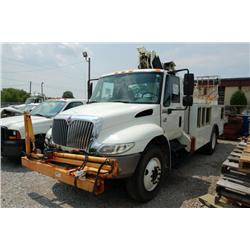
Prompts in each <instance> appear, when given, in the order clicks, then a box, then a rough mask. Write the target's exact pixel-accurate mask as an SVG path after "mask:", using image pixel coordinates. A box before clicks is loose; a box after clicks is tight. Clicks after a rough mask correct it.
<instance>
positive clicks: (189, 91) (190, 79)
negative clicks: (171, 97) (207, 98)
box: [183, 74, 194, 96]
mask: <svg viewBox="0 0 250 250" xmlns="http://www.w3.org/2000/svg"><path fill="white" fill-rule="evenodd" d="M183 92H184V95H187V96H189V95H193V93H194V74H185V75H184V81H183Z"/></svg>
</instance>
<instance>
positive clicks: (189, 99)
mask: <svg viewBox="0 0 250 250" xmlns="http://www.w3.org/2000/svg"><path fill="white" fill-rule="evenodd" d="M182 105H183V106H184V107H190V106H192V105H193V97H192V96H190V95H187V96H184V97H183V99H182Z"/></svg>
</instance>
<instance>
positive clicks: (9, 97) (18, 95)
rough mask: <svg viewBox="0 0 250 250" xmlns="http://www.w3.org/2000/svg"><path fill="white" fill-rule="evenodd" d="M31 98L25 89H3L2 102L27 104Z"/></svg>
mask: <svg viewBox="0 0 250 250" xmlns="http://www.w3.org/2000/svg"><path fill="white" fill-rule="evenodd" d="M29 96H30V94H29V93H28V92H26V91H25V90H23V89H15V88H3V89H2V90H1V101H2V102H10V103H11V102H25V100H26V99H27V98H28V97H29Z"/></svg>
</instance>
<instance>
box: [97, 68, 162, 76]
mask: <svg viewBox="0 0 250 250" xmlns="http://www.w3.org/2000/svg"><path fill="white" fill-rule="evenodd" d="M138 72H158V73H160V72H162V73H164V72H166V70H163V69H129V70H121V71H115V72H113V73H109V74H105V75H102V76H101V77H105V76H112V75H122V74H129V73H138Z"/></svg>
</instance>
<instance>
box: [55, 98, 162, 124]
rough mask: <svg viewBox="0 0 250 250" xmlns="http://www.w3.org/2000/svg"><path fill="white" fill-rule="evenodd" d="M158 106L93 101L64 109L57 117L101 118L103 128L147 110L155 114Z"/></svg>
mask: <svg viewBox="0 0 250 250" xmlns="http://www.w3.org/2000/svg"><path fill="white" fill-rule="evenodd" d="M157 107H158V105H157V104H131V103H117V102H106V103H92V104H87V105H84V106H79V107H77V108H74V109H72V110H67V111H64V112H62V113H60V114H59V115H57V116H56V118H59V119H60V118H67V117H71V118H76V119H85V118H87V119H88V118H89V117H93V118H97V119H98V118H99V119H100V120H101V121H102V128H103V129H107V128H109V127H113V126H116V125H118V124H121V123H127V122H129V121H131V120H132V119H134V118H135V116H136V115H138V114H140V113H141V112H143V111H146V110H153V112H152V113H153V115H155V113H154V110H155V109H156V108H157Z"/></svg>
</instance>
